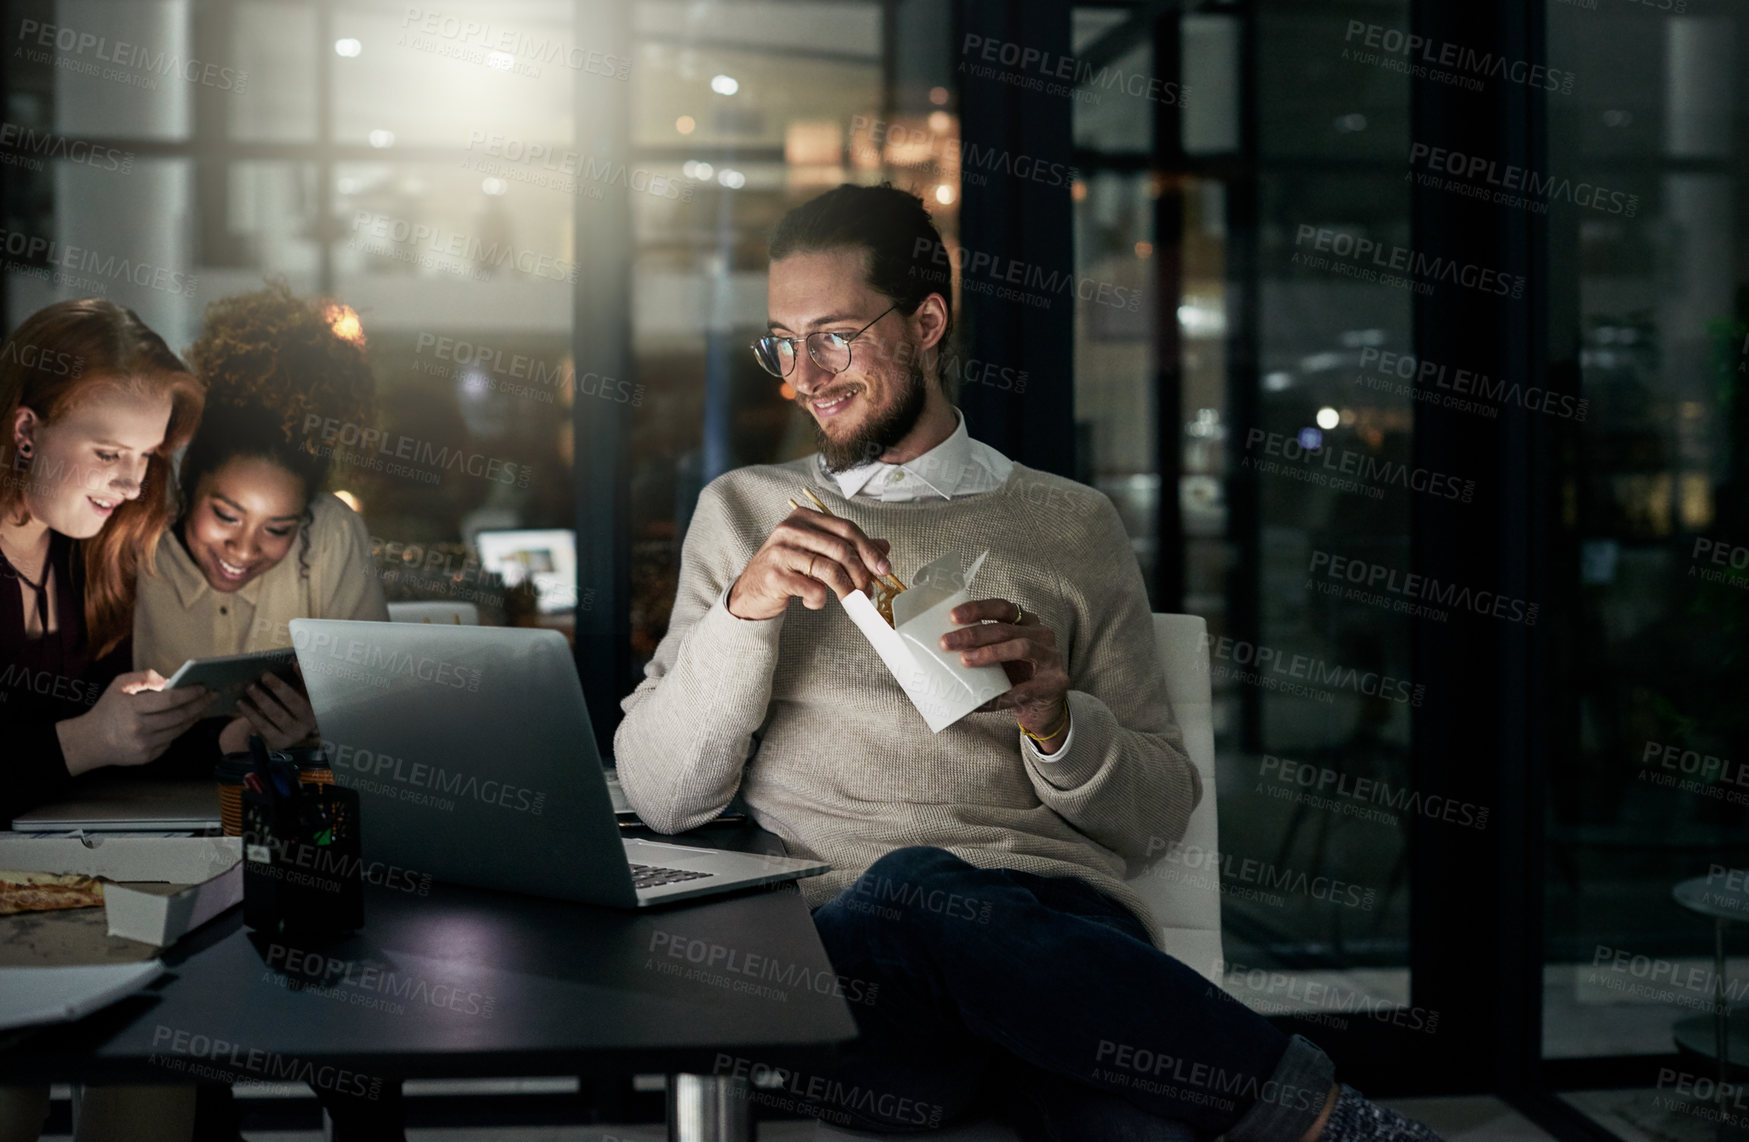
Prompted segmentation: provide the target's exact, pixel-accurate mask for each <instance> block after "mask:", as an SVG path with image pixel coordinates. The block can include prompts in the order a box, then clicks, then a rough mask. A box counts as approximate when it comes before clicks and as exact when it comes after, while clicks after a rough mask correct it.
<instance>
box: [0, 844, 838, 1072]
mask: <svg viewBox="0 0 1749 1142" xmlns="http://www.w3.org/2000/svg"><path fill="white" fill-rule="evenodd" d="M725 847H727V846H725ZM365 919H366V927H365V930H364V931H362V932H360V933H358V934H357V935H355V936H352V937H349V938H345V939H341V940H337V941H333V942H330V943H327V944H325V945H315V944H311V943H299V942H296V941H290V940H280V941H275V940H269V939H266V938H263V937H260V936H258V935H255V934H253V933H251V932H250V931H249V930H248V929H246V928H244V927H243V922H242V910H241V909H233V910H232V911H231V912H229V913H227V914H226V915H224V916H222V917H220V918H219V919H218V920H215V921H214V922H213V923H211V924H209V925H207V926H206V927H205V928H203V929H201V930H200V931H198V932H196V933H194V934H193V935H191V936H189V937H188V938H187V939H185V940H184V941H183V942H182V943H181V944H178V945H177V946H176V947H174V948H171V949H169V950H168V951H167V952H166V953H165V956H164V960H165V963H166V964H167V965H168V967H169V968H170V972H169V973H168V974H167V976H166V977H165V978H164V979H163V980H161V981H159V983H158V984H157V985H156V986H155V987H154V988H152V989H149V990H147V991H145V992H142V993H140V994H139V995H135V996H132V997H130V998H128V999H126V1000H123V1001H121V1002H120V1003H117V1004H115V1005H114V1006H112V1007H109V1008H107V1009H105V1010H103V1011H100V1012H97V1013H96V1014H94V1015H92V1016H90V1017H88V1018H86V1019H83V1020H81V1021H79V1022H77V1023H73V1024H65V1025H61V1026H55V1027H49V1028H44V1029H42V1030H41V1031H38V1032H34V1033H31V1034H29V1035H28V1036H27V1037H25V1038H24V1039H23V1040H22V1041H21V1042H18V1043H16V1044H10V1043H9V1044H7V1045H6V1047H5V1048H4V1049H3V1050H0V1073H3V1074H5V1075H6V1076H7V1078H8V1080H9V1081H15V1082H29V1081H50V1080H70V1079H85V1080H96V1081H102V1080H110V1081H132V1082H142V1081H144V1082H150V1081H168V1082H177V1081H194V1080H210V1081H231V1082H247V1081H251V1080H262V1081H305V1082H311V1081H313V1082H315V1083H317V1084H318V1085H324V1084H325V1085H327V1086H329V1087H330V1088H331V1089H334V1090H340V1091H351V1092H352V1093H354V1094H358V1095H363V1096H364V1097H370V1096H369V1090H370V1088H371V1084H372V1083H380V1082H382V1081H385V1080H389V1079H398V1078H403V1077H407V1078H414V1077H458V1076H506V1075H550V1074H567V1073H588V1072H589V1071H591V1070H592V1069H600V1068H603V1067H611V1068H612V1069H613V1070H615V1071H621V1072H668V1073H670V1074H674V1073H677V1072H690V1073H692V1074H696V1075H703V1076H712V1075H715V1074H717V1073H724V1072H727V1071H730V1070H732V1069H734V1063H733V1062H732V1060H739V1059H747V1060H752V1061H753V1062H755V1063H758V1064H770V1065H782V1064H785V1063H793V1061H794V1060H795V1058H796V1057H797V1055H798V1054H799V1053H800V1052H802V1051H818V1050H821V1049H826V1050H830V1049H832V1048H834V1047H835V1046H836V1045H839V1044H842V1043H845V1042H847V1041H849V1040H850V1039H852V1038H854V1037H855V1034H856V1025H855V1021H854V1019H853V1018H852V1017H851V1014H850V1009H849V1007H848V1006H847V1005H846V1003H845V1001H844V999H843V998H842V997H841V996H840V995H838V994H836V992H835V989H834V988H833V987H832V986H831V985H832V981H834V979H835V976H834V974H833V972H832V968H831V965H830V963H829V961H828V960H827V958H826V954H825V950H824V949H823V948H822V947H821V945H820V940H819V937H818V936H817V935H816V934H815V931H814V926H813V921H812V920H811V919H810V917H809V915H808V910H807V907H806V905H805V904H804V903H803V901H802V899H801V897H800V896H799V895H798V894H796V893H795V892H794V891H793V890H792V889H789V888H783V889H779V890H775V891H767V890H760V889H752V890H749V891H747V892H744V893H738V894H735V895H733V896H728V897H722V898H718V899H716V900H711V901H705V902H700V903H695V904H681V905H677V906H674V907H670V908H666V909H658V910H644V911H640V912H635V913H634V912H621V911H617V910H613V909H606V908H594V907H589V906H585V905H580V904H568V903H563V902H560V901H554V900H543V899H537V898H533V897H524V896H516V895H514V894H510V893H502V892H488V891H481V890H476V889H468V888H461V887H457V886H453V885H447V884H442V883H436V884H432V885H431V886H430V894H429V895H428V896H419V895H417V893H416V891H400V890H396V889H391V888H387V887H368V886H367V888H366V892H365ZM676 950H678V951H679V953H680V954H679V955H676V954H674V953H675V952H676ZM752 957H760V958H759V959H753V958H752ZM706 965H709V966H711V968H712V970H711V971H710V973H709V976H708V977H706V978H699V977H698V973H696V972H694V969H698V968H700V967H702V966H706ZM689 973H690V974H689ZM306 982H307V983H310V984H313V985H315V986H314V988H313V989H311V988H308V987H305V986H304V985H305V984H306ZM761 989H768V990H761ZM780 995H781V998H780V997H779V996H780ZM742 1069H743V1073H745V1070H746V1067H745V1065H743V1068H742ZM681 1085H682V1086H683V1087H684V1088H685V1089H686V1090H688V1091H690V1092H691V1094H690V1095H689V1096H688V1097H690V1098H693V1099H701V1098H710V1097H718V1098H720V1097H722V1095H723V1090H722V1084H720V1083H710V1082H706V1083H699V1082H698V1081H696V1080H689V1081H688V1082H687V1083H683V1084H681ZM670 1101H671V1103H672V1102H673V1099H672V1097H671V1100H670Z"/></svg>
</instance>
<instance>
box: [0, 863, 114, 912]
mask: <svg viewBox="0 0 1749 1142" xmlns="http://www.w3.org/2000/svg"><path fill="white" fill-rule="evenodd" d="M102 903H103V885H102V883H101V882H99V881H98V880H97V879H96V878H94V877H90V876H84V875H81V874H79V873H55V872H0V916H10V915H12V914H14V913H17V912H54V911H58V910H60V909H62V908H94V907H96V906H97V905H100V904H102Z"/></svg>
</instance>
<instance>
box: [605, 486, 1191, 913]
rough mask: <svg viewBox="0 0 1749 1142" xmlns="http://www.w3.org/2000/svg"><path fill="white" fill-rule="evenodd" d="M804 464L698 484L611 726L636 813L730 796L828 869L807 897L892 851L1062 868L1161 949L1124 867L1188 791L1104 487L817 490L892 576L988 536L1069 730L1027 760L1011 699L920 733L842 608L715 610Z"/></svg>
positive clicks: (659, 819) (985, 573) (661, 826)
mask: <svg viewBox="0 0 1749 1142" xmlns="http://www.w3.org/2000/svg"><path fill="white" fill-rule="evenodd" d="M814 470H815V469H814V468H813V466H812V459H811V458H810V459H807V460H800V461H795V462H793V463H790V464H784V465H759V466H754V467H749V468H742V469H740V470H738V471H734V472H730V473H729V474H727V475H725V476H722V477H721V478H719V479H717V480H715V481H713V482H712V483H711V484H710V486H708V487H707V488H705V489H704V491H703V493H702V494H701V495H700V496H699V501H698V508H697V510H696V512H695V513H694V515H693V517H692V524H691V526H690V527H689V529H688V530H687V533H686V543H685V548H684V550H683V552H682V556H681V567H680V584H679V589H678V592H677V594H676V598H675V601H674V612H673V616H672V618H671V619H670V620H669V626H668V633H667V635H666V636H665V637H664V638H663V639H662V643H661V645H660V646H659V647H658V648H657V650H656V656H655V658H654V659H653V660H652V661H651V662H650V665H649V666H648V668H647V669H646V670H645V678H644V681H643V682H642V683H640V684H639V685H638V688H637V689H636V690H635V691H633V693H632V694H631V695H630V696H629V697H627V698H626V699H625V701H624V703H623V706H624V709H625V711H626V717H625V720H624V721H623V722H622V723H621V724H620V727H619V731H618V733H617V735H616V736H615V739H614V753H615V760H616V763H617V765H618V766H619V777H620V782H621V784H622V785H623V786H624V788H625V792H626V796H627V797H628V798H629V799H630V801H631V803H632V806H633V807H634V808H635V809H636V810H637V811H638V815H639V816H640V817H642V818H643V819H644V821H645V822H646V823H648V824H649V825H651V826H652V827H653V828H655V829H657V830H659V831H661V832H665V833H675V832H682V831H684V830H686V829H690V828H693V827H695V826H697V825H700V824H703V823H704V822H706V821H708V820H710V819H711V818H712V817H714V816H716V815H717V814H718V813H719V812H720V811H721V810H722V809H723V807H724V806H725V805H727V804H728V802H729V800H730V798H732V797H733V796H734V795H735V793H736V790H737V789H739V791H740V792H741V794H742V796H743V798H744V799H745V801H746V803H747V806H748V809H749V810H750V811H751V813H752V815H753V818H754V820H755V821H757V822H758V823H759V824H760V825H761V826H763V827H764V828H766V829H769V830H771V831H772V832H774V833H776V834H777V835H778V836H780V837H782V838H783V840H784V841H785V843H786V844H787V845H788V847H789V849H790V851H791V853H792V854H794V855H798V856H805V857H812V858H818V859H821V860H824V861H827V862H829V863H830V864H831V865H832V871H831V872H829V873H827V874H826V875H824V876H820V877H814V878H811V879H807V880H803V881H802V882H801V889H802V893H803V895H804V896H805V897H806V898H807V900H808V902H809V904H810V905H813V906H816V907H817V906H818V905H820V904H823V903H825V902H826V901H827V900H829V899H831V898H832V897H833V896H834V895H835V894H837V893H838V892H840V891H842V890H843V889H844V888H846V887H848V886H849V885H850V883H851V882H852V881H854V880H855V879H856V877H857V876H858V875H859V874H861V873H862V871H863V870H864V869H866V868H867V867H868V866H869V865H870V864H872V863H874V862H875V861H876V860H878V859H879V858H880V857H881V856H882V855H883V854H885V853H887V852H889V851H891V850H893V849H896V848H901V847H904V846H906V845H933V846H936V847H939V848H943V849H946V850H948V851H949V852H952V853H954V854H955V855H957V856H959V857H961V858H962V859H964V860H966V861H967V862H969V863H971V864H973V865H977V866H979V867H983V868H1010V869H1017V870H1020V871H1023V872H1031V873H1037V874H1040V875H1043V876H1074V877H1079V878H1080V879H1082V880H1084V881H1086V882H1087V883H1089V884H1091V885H1092V886H1093V887H1095V888H1097V889H1099V890H1100V891H1101V892H1103V893H1105V894H1106V895H1108V896H1111V897H1112V898H1114V899H1116V900H1118V901H1119V902H1121V903H1122V904H1123V905H1124V906H1125V907H1127V908H1128V909H1130V910H1131V911H1132V912H1134V913H1135V914H1136V915H1137V917H1138V918H1140V919H1141V921H1142V923H1143V924H1144V925H1145V926H1146V927H1147V928H1148V930H1149V931H1150V932H1155V933H1156V935H1155V942H1156V943H1158V942H1159V937H1158V932H1157V928H1156V926H1155V924H1154V921H1153V918H1152V917H1151V916H1150V915H1149V913H1148V910H1147V908H1146V906H1145V905H1144V904H1143V903H1142V902H1141V900H1140V899H1139V898H1137V897H1136V896H1135V895H1134V894H1133V893H1132V892H1130V891H1129V889H1128V888H1126V887H1125V886H1124V884H1123V879H1124V877H1125V876H1126V875H1128V874H1130V873H1133V872H1135V871H1138V870H1139V869H1140V867H1141V866H1142V865H1143V864H1145V863H1147V862H1148V861H1151V860H1154V859H1158V858H1159V857H1160V856H1162V855H1164V853H1165V851H1166V849H1167V847H1168V846H1169V845H1170V844H1171V843H1172V842H1173V841H1175V840H1177V839H1178V838H1179V837H1180V836H1182V835H1183V833H1184V828H1185V823H1186V821H1188V819H1189V817H1190V813H1191V810H1192V809H1194V808H1195V807H1196V804H1197V801H1198V800H1199V799H1200V798H1201V796H1202V786H1201V782H1200V779H1199V778H1198V775H1197V772H1196V768H1195V767H1194V766H1193V765H1191V763H1190V761H1189V759H1188V758H1187V757H1186V756H1185V753H1184V749H1183V735H1182V734H1181V733H1180V732H1179V729H1178V726H1177V724H1176V722H1175V721H1174V720H1173V718H1172V715H1171V712H1170V709H1169V707H1168V704H1167V699H1166V689H1165V683H1164V680H1163V679H1162V677H1161V670H1160V664H1159V661H1158V656H1157V655H1156V653H1155V650H1154V635H1153V625H1152V622H1151V620H1150V618H1149V614H1148V601H1147V595H1146V593H1145V592H1144V590H1143V586H1142V578H1141V573H1140V571H1139V569H1138V568H1137V566H1136V560H1135V556H1134V554H1133V553H1132V552H1131V550H1130V544H1129V539H1128V537H1127V535H1126V534H1125V532H1124V529H1123V524H1122V523H1121V522H1120V521H1119V519H1118V516H1117V512H1116V511H1115V510H1114V509H1113V508H1112V506H1111V503H1110V502H1109V501H1108V500H1107V499H1106V498H1105V497H1104V496H1102V495H1100V494H1099V493H1098V492H1096V491H1094V490H1093V489H1092V488H1088V487H1086V486H1084V485H1081V484H1077V483H1074V482H1073V481H1070V480H1065V479H1062V478H1060V477H1057V476H1052V475H1049V474H1047V473H1044V472H1038V471H1034V470H1033V469H1030V468H1026V467H1024V466H1022V465H1019V464H1016V465H1015V466H1014V470H1013V472H1012V473H1011V474H1010V475H1009V478H1008V480H1007V481H1006V482H1005V483H1003V485H1002V486H1001V487H999V488H997V489H996V490H995V491H993V492H989V493H985V494H982V495H976V496H966V497H961V498H956V499H953V500H918V501H913V502H906V503H881V502H876V501H869V500H864V499H857V500H846V499H844V498H843V497H842V496H840V495H839V494H838V491H837V489H836V488H835V487H830V486H828V487H824V488H820V489H819V490H820V491H821V494H822V496H823V498H824V499H825V501H826V503H827V505H828V506H830V507H831V509H832V510H833V511H834V512H835V513H837V514H839V515H841V516H844V517H846V518H847V519H851V520H854V521H855V522H856V523H857V524H858V525H859V526H860V527H861V528H862V529H863V530H864V531H865V532H867V533H868V534H869V535H870V536H873V537H875V538H880V539H888V540H891V541H892V545H893V546H892V552H891V559H892V562H893V569H894V571H896V572H897V573H898V574H899V576H900V577H901V578H904V579H906V580H907V581H909V578H910V574H911V573H913V572H915V571H916V570H917V569H918V568H920V567H922V566H923V565H924V564H925V563H928V562H929V561H931V560H933V559H935V558H937V557H939V556H940V555H941V554H942V553H943V552H944V551H946V550H947V549H949V548H957V549H959V550H960V551H961V552H963V553H964V554H965V555H966V557H967V558H968V559H969V558H972V557H975V556H976V555H977V554H978V552H980V551H983V550H985V549H988V550H989V552H990V558H989V559H988V560H986V561H985V563H984V567H983V570H982V571H981V572H980V573H979V576H978V579H977V581H976V582H975V583H974V584H973V590H972V593H973V597H975V598H1005V599H1010V600H1014V601H1017V602H1019V603H1020V604H1021V605H1022V606H1024V607H1025V608H1026V610H1027V611H1028V612H1030V613H1033V614H1036V615H1038V616H1039V618H1040V619H1041V621H1043V622H1044V623H1045V624H1046V625H1047V626H1050V627H1051V628H1052V629H1054V630H1055V631H1056V633H1057V645H1058V647H1059V648H1061V650H1062V651H1063V653H1064V656H1065V658H1066V661H1067V666H1068V672H1069V678H1070V680H1071V684H1072V686H1073V690H1072V691H1071V693H1070V694H1069V709H1070V713H1071V716H1072V717H1073V719H1074V729H1075V734H1074V741H1073V743H1072V744H1071V746H1070V747H1069V748H1068V749H1067V750H1066V751H1064V752H1065V753H1066V755H1067V756H1065V757H1064V758H1063V759H1062V760H1060V761H1059V760H1045V761H1034V760H1032V759H1030V758H1029V757H1028V756H1027V751H1023V750H1022V749H1021V737H1020V733H1019V731H1018V730H1017V729H1016V727H1015V724H1014V715H1013V713H1012V712H1011V711H999V712H996V713H987V714H970V715H968V716H967V717H965V718H963V719H961V720H960V721H959V722H957V723H955V724H954V725H952V726H949V727H948V728H947V729H945V730H943V731H942V732H941V733H939V734H932V733H930V732H929V727H928V726H927V725H925V724H924V722H923V717H922V715H920V714H919V713H917V711H916V709H915V708H914V707H913V706H912V705H911V703H910V700H909V699H907V698H906V697H905V693H904V691H903V690H901V689H900V687H899V684H898V682H896V681H895V680H894V679H893V677H892V675H891V674H890V673H888V671H887V669H886V667H885V666H884V665H882V663H881V660H880V658H879V657H878V656H877V655H876V654H875V652H874V648H873V647H871V646H869V644H868V642H867V641H866V640H865V639H864V638H863V636H862V633H861V632H860V631H858V630H857V629H856V627H855V625H854V624H852V623H851V621H850V619H849V617H848V616H847V615H845V613H844V610H843V608H842V607H840V606H839V605H838V603H837V602H835V601H834V602H832V603H829V604H828V605H827V606H826V608H825V609H824V610H821V611H810V610H808V609H807V608H805V607H803V606H802V605H801V603H800V601H799V600H793V599H792V600H791V601H790V608H789V610H788V612H787V613H785V614H784V615H781V616H779V617H778V618H775V619H770V620H767V621H763V622H757V621H755V622H750V621H745V620H742V619H738V618H736V617H735V616H734V615H732V614H730V613H729V612H728V610H727V608H726V607H725V606H724V604H723V600H724V596H725V592H726V591H727V589H728V587H729V586H730V585H731V584H732V583H734V581H735V579H736V577H737V576H738V575H739V574H740V573H741V570H742V568H744V567H745V566H746V565H747V562H748V560H750V559H751V558H752V557H753V554H754V552H756V551H757V550H758V549H759V547H760V545H761V544H763V543H764V542H765V540H766V537H767V536H769V535H770V534H771V530H772V529H773V528H774V527H776V526H777V524H778V523H779V522H780V521H781V520H782V519H783V518H784V517H785V516H786V515H788V514H789V510H790V509H789V505H788V503H787V502H786V501H788V499H789V498H790V497H792V496H796V495H798V492H799V489H800V488H801V486H802V485H803V484H807V483H809V482H810V480H811V478H812V477H811V474H812V473H813V472H814ZM813 482H814V483H815V486H816V487H819V483H818V481H813ZM890 890H891V891H893V892H903V891H904V886H891V889H890Z"/></svg>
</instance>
